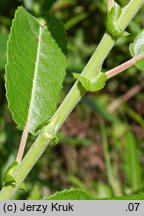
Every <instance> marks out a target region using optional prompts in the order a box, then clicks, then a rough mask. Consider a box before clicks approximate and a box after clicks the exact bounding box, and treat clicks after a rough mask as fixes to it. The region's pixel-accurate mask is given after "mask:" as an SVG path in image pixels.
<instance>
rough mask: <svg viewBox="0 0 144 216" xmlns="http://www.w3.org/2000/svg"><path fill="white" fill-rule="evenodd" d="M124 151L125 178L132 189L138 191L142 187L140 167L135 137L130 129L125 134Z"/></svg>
mask: <svg viewBox="0 0 144 216" xmlns="http://www.w3.org/2000/svg"><path fill="white" fill-rule="evenodd" d="M125 139H126V145H125V147H126V152H125V164H124V167H125V169H126V174H127V179H128V180H129V184H130V186H131V188H132V190H133V191H138V190H140V189H141V188H142V185H143V183H142V169H141V166H140V161H139V157H138V149H137V148H138V146H137V142H136V140H135V137H134V135H133V133H132V132H131V131H128V132H127V134H126V135H125Z"/></svg>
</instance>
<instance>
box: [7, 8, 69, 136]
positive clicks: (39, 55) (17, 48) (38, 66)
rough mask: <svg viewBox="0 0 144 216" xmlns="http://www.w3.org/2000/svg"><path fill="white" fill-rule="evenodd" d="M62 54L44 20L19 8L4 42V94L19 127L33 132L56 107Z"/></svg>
mask: <svg viewBox="0 0 144 216" xmlns="http://www.w3.org/2000/svg"><path fill="white" fill-rule="evenodd" d="M65 70H66V57H65V55H64V53H63V51H62V50H61V48H60V47H59V45H58V44H57V43H56V39H54V38H53V37H52V35H51V33H50V31H49V29H48V28H47V26H46V23H45V22H44V21H40V20H39V19H36V18H35V17H33V16H32V15H30V14H29V13H28V12H27V11H26V10H25V9H24V8H23V7H19V8H18V9H17V11H16V14H15V18H14V20H13V24H12V28H11V33H10V37H9V42H8V53H7V66H6V96H7V99H8V105H9V109H10V111H11V112H12V115H13V119H14V120H15V122H16V123H17V125H18V128H19V129H24V127H25V126H26V125H27V128H28V131H29V132H30V133H32V134H35V132H36V130H37V128H38V126H39V125H41V124H42V123H43V122H45V121H46V120H47V119H48V118H50V117H51V116H52V115H53V113H54V112H55V110H56V106H57V102H58V100H59V95H60V90H61V88H62V83H63V80H64V77H65Z"/></svg>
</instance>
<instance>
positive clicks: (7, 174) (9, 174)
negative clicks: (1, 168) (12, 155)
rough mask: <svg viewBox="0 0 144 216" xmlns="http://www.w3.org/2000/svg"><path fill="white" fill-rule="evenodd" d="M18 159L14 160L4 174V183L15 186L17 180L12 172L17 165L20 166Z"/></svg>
mask: <svg viewBox="0 0 144 216" xmlns="http://www.w3.org/2000/svg"><path fill="white" fill-rule="evenodd" d="M18 164H19V163H18V161H14V162H13V163H12V164H11V165H10V166H9V167H8V168H7V170H6V171H5V173H4V176H3V183H4V184H9V185H12V186H15V184H16V181H15V179H14V177H13V176H12V173H13V172H14V170H15V169H16V167H17V166H18Z"/></svg>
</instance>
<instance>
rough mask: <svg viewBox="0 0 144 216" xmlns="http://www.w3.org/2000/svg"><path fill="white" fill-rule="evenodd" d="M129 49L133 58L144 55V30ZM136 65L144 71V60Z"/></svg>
mask: <svg viewBox="0 0 144 216" xmlns="http://www.w3.org/2000/svg"><path fill="white" fill-rule="evenodd" d="M129 49H130V53H131V55H132V56H133V57H134V56H138V55H141V54H144V30H142V32H141V33H140V34H138V35H137V37H136V38H135V40H134V42H133V43H131V44H130V46H129ZM135 65H136V66H137V67H138V69H140V70H142V71H143V70H144V59H141V60H139V61H138V62H136V63H135Z"/></svg>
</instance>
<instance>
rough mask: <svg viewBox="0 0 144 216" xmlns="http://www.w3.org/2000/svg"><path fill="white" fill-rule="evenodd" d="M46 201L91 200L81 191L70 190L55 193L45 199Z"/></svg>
mask: <svg viewBox="0 0 144 216" xmlns="http://www.w3.org/2000/svg"><path fill="white" fill-rule="evenodd" d="M45 199H48V200H92V199H93V197H91V196H90V195H89V194H88V193H86V192H85V191H83V190H81V189H70V190H64V191H61V192H56V193H55V194H54V195H52V196H49V197H48V198H45Z"/></svg>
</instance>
